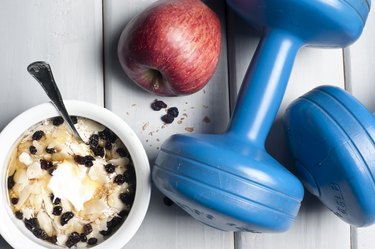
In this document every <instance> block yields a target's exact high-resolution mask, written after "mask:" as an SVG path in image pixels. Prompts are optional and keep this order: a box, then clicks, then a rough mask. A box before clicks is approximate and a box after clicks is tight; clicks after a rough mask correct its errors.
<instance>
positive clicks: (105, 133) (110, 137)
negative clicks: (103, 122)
mask: <svg viewBox="0 0 375 249" xmlns="http://www.w3.org/2000/svg"><path fill="white" fill-rule="evenodd" d="M98 135H99V137H100V138H101V139H104V140H107V141H109V142H110V143H114V142H116V139H117V136H116V134H115V133H113V132H112V131H111V130H110V129H108V128H105V129H104V130H102V131H99V132H98Z"/></svg>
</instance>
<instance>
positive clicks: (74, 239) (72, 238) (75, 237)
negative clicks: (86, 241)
mask: <svg viewBox="0 0 375 249" xmlns="http://www.w3.org/2000/svg"><path fill="white" fill-rule="evenodd" d="M80 241H81V237H80V236H79V233H77V232H72V233H71V234H70V235H69V237H68V240H67V241H66V243H65V245H66V246H67V247H69V248H70V247H72V246H74V245H75V244H77V243H78V242H80Z"/></svg>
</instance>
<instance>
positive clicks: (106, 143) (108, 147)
mask: <svg viewBox="0 0 375 249" xmlns="http://www.w3.org/2000/svg"><path fill="white" fill-rule="evenodd" d="M104 148H105V149H106V150H112V144H111V142H109V141H107V142H105V145H104Z"/></svg>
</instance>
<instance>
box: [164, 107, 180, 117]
mask: <svg viewBox="0 0 375 249" xmlns="http://www.w3.org/2000/svg"><path fill="white" fill-rule="evenodd" d="M167 113H168V114H169V115H172V116H173V117H174V118H177V117H178V114H179V112H178V109H177V107H171V108H169V109H168V111H167Z"/></svg>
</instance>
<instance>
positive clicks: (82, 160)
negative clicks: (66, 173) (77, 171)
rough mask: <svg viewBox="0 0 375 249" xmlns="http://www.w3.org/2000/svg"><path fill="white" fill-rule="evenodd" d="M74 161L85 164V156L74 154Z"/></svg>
mask: <svg viewBox="0 0 375 249" xmlns="http://www.w3.org/2000/svg"><path fill="white" fill-rule="evenodd" d="M74 161H75V162H76V163H78V164H81V165H84V164H85V161H86V160H85V158H84V157H83V156H80V155H75V156H74Z"/></svg>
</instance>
